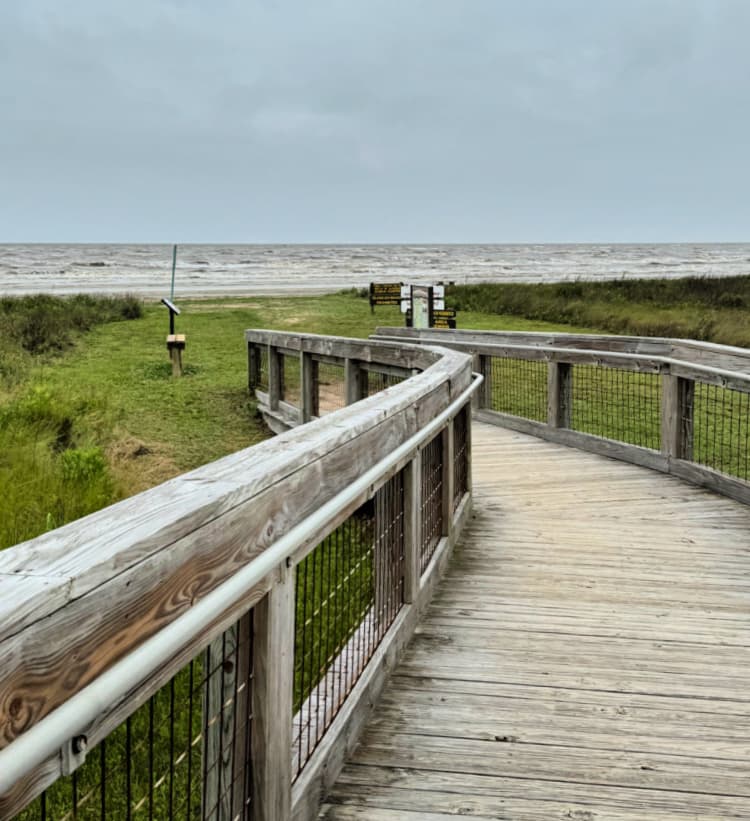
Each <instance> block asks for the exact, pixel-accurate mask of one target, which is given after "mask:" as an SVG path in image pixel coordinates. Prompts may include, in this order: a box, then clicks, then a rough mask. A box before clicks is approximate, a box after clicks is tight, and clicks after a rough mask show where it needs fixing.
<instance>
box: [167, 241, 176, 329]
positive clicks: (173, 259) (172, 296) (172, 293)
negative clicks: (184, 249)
mask: <svg viewBox="0 0 750 821" xmlns="http://www.w3.org/2000/svg"><path fill="white" fill-rule="evenodd" d="M176 267H177V246H176V245H174V246H172V288H171V290H170V292H169V298H170V299H171V300H172V302H174V269H175V268H176ZM172 333H174V331H172Z"/></svg>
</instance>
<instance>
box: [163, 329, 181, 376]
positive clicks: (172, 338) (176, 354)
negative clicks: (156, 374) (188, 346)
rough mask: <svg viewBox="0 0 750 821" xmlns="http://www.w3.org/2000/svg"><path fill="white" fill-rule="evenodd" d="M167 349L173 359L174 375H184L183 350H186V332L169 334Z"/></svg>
mask: <svg viewBox="0 0 750 821" xmlns="http://www.w3.org/2000/svg"><path fill="white" fill-rule="evenodd" d="M167 350H168V351H169V358H170V360H171V361H172V376H182V352H183V351H184V350H185V334H169V335H168V336H167Z"/></svg>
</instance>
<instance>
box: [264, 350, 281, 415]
mask: <svg viewBox="0 0 750 821" xmlns="http://www.w3.org/2000/svg"><path fill="white" fill-rule="evenodd" d="M281 356H282V355H281V354H280V353H279V352H278V351H277V350H276V348H274V347H272V346H271V345H269V346H268V407H269V408H270V409H271V410H278V409H279V401H280V400H281V399H282V398H283V396H284V363H283V361H282V359H281Z"/></svg>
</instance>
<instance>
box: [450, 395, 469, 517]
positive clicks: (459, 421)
mask: <svg viewBox="0 0 750 821" xmlns="http://www.w3.org/2000/svg"><path fill="white" fill-rule="evenodd" d="M468 413H469V411H468V408H463V409H462V410H461V412H460V413H459V414H458V415H457V416H456V418H455V419H454V420H453V509H454V510H455V509H456V508H457V507H458V506H459V504H460V503H461V499H463V497H464V494H465V493H466V491H467V490H468V489H469V416H468Z"/></svg>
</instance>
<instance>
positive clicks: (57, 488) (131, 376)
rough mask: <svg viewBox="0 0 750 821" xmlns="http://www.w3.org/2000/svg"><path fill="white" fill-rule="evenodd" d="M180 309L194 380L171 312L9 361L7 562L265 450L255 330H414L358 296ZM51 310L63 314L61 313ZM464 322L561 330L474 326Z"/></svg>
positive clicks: (1, 408) (4, 421)
mask: <svg viewBox="0 0 750 821" xmlns="http://www.w3.org/2000/svg"><path fill="white" fill-rule="evenodd" d="M6 302H7V300H6ZM181 308H182V310H183V315H182V316H180V317H179V320H178V323H179V324H178V330H179V331H180V332H181V333H185V334H186V335H187V350H186V351H185V359H184V361H185V376H184V377H183V378H182V379H173V378H172V376H171V370H170V365H169V361H168V357H167V351H166V347H165V335H166V331H167V313H166V310H165V309H164V308H163V307H162V306H160V305H153V304H152V305H145V306H143V308H142V311H141V312H140V313H141V315H140V316H137V317H136V318H132V319H128V320H127V321H117V322H115V321H107V322H105V323H104V324H97V325H94V324H90V325H88V326H87V327H81V328H76V329H75V330H74V332H73V333H72V334H71V335H69V336H68V337H67V338H66V340H65V343H64V345H63V346H62V347H61V348H54V349H49V348H44V347H43V348H42V349H41V350H35V351H34V352H30V351H27V350H26V349H24V348H23V347H22V346H21V345H18V344H16V345H15V346H14V347H11V346H6V348H5V350H3V351H0V367H2V365H1V363H6V368H5V371H4V372H5V373H6V376H5V377H4V378H3V379H2V380H0V549H1V548H3V547H7V546H9V545H12V544H16V543H17V542H19V541H22V540H25V539H29V538H32V537H33V536H36V535H38V534H39V533H43V532H44V531H46V530H49V529H51V528H54V527H58V526H60V525H61V524H64V523H66V522H69V521H72V520H73V519H75V518H78V517H79V516H82V515H84V514H86V513H89V512H92V511H93V510H96V509H98V508H100V507H102V506H104V505H106V504H110V503H112V502H113V501H116V500H118V499H120V498H124V497H125V496H128V495H132V494H133V493H136V492H138V491H141V490H144V489H146V488H148V487H152V486H154V485H156V484H159V483H160V482H163V481H165V480H166V479H168V478H171V477H172V476H175V475H177V474H179V473H182V472H184V471H186V470H190V469H192V468H195V467H198V466H199V465H202V464H205V463H207V462H210V461H212V460H214V459H217V458H219V457H220V456H224V455H226V454H227V453H231V452H233V451H236V450H238V449H240V448H243V447H247V446H248V445H251V444H253V443H254V442H258V441H259V440H261V439H262V438H264V437H265V436H266V435H267V433H266V431H265V429H264V428H263V427H262V425H261V424H260V422H259V420H258V418H257V416H256V412H255V404H254V402H253V400H252V398H251V397H250V396H249V395H248V392H247V387H246V386H247V364H246V351H245V345H244V338H243V331H244V330H245V329H246V328H273V329H279V330H290V331H302V332H310V333H328V334H338V335H342V336H358V337H363V336H367V335H368V334H370V333H372V332H373V331H374V329H375V328H376V327H377V326H378V325H392V324H401V322H402V317H401V315H400V314H399V313H398V311H397V309H395V308H386V307H381V308H378V309H377V312H376V313H375V314H372V313H371V312H370V308H369V305H368V303H367V300H365V299H362V298H359V297H358V296H357V295H356V293H354V292H347V293H343V294H333V295H330V296H323V297H304V298H284V299H281V298H278V299H274V298H264V299H252V300H249V299H248V300H218V301H215V300H213V301H200V300H198V301H193V302H182V303H181ZM48 309H49V310H50V312H51V313H53V314H54V315H55V316H57V315H58V314H59V313H60V311H59V305H58V304H57V303H56V302H54V301H53V302H52V303H51V304H50V305H48ZM36 322H37V324H43V319H42V318H40V316H37V319H36ZM462 323H463V324H464V325H466V326H473V327H496V328H499V327H504V328H517V329H529V328H532V327H535V328H536V327H545V328H552V327H555V328H559V327H561V326H559V325H556V326H553V325H550V324H549V323H538V322H533V323H532V322H529V321H526V320H520V319H518V318H507V317H501V316H496V315H489V316H485V315H481V314H473V313H467V314H464V315H462ZM50 327H52V326H50ZM324 378H326V377H325V374H324Z"/></svg>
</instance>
